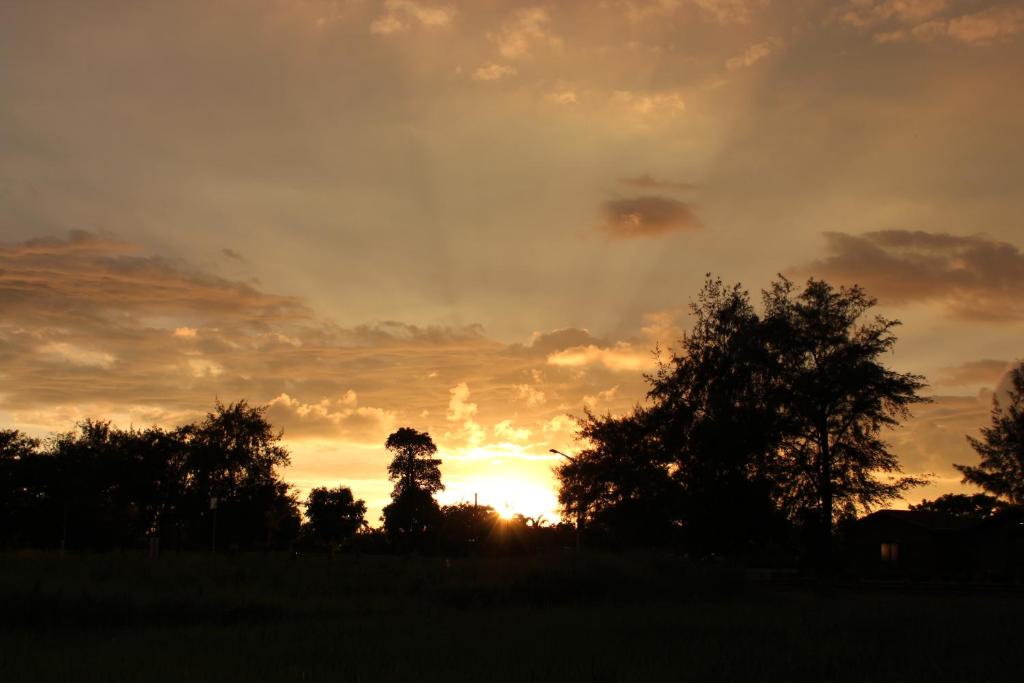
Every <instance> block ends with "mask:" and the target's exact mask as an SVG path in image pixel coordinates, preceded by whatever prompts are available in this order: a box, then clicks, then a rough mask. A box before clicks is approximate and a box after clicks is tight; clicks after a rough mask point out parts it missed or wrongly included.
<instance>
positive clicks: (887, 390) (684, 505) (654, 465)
mask: <svg viewBox="0 0 1024 683" xmlns="http://www.w3.org/2000/svg"><path fill="white" fill-rule="evenodd" d="M875 303H876V302H875V300H874V299H872V298H870V297H869V296H868V295H867V294H866V293H865V292H864V291H863V290H862V289H860V288H859V287H852V288H848V289H847V288H838V289H837V288H833V287H832V286H830V285H829V284H827V283H825V282H822V281H817V280H813V279H812V280H810V281H809V282H808V283H807V284H806V286H805V287H804V288H802V289H799V288H797V287H795V286H794V285H793V284H792V283H791V282H790V281H788V280H786V279H785V278H780V279H779V280H777V281H776V282H774V283H773V284H772V285H771V287H770V288H769V289H768V290H767V291H764V292H762V301H761V307H760V311H758V309H757V308H755V306H754V304H753V303H752V301H751V298H750V295H749V294H748V293H747V292H746V291H744V290H743V289H742V288H741V287H740V286H738V285H737V286H733V287H729V286H726V285H724V284H723V283H722V282H721V280H718V279H712V278H710V277H709V278H708V280H707V282H706V283H705V286H704V288H703V290H702V291H701V293H700V295H699V297H698V299H697V300H696V302H695V303H693V304H692V306H691V311H692V314H693V318H694V323H693V327H692V330H691V332H690V333H689V334H687V335H686V336H685V337H684V338H683V339H682V340H681V341H680V345H679V348H677V349H675V350H673V352H672V353H671V354H670V355H669V356H668V358H667V359H662V360H661V361H660V362H659V367H658V369H657V371H656V372H655V373H654V374H653V375H651V376H649V377H647V381H648V383H649V387H650V388H649V393H648V397H647V398H648V400H647V402H646V403H645V404H644V405H642V406H638V407H636V408H635V409H634V410H633V411H632V412H631V413H629V414H627V415H625V416H613V415H595V414H593V413H591V412H589V411H587V412H586V413H585V415H584V416H583V417H582V418H581V419H580V420H579V424H580V434H581V440H582V446H583V449H582V450H581V452H580V453H578V454H577V455H576V456H575V457H568V458H567V461H566V462H564V463H563V464H562V465H561V466H559V467H558V468H557V474H558V477H559V480H560V482H561V490H560V502H561V504H562V506H563V510H564V513H565V514H566V515H567V516H568V517H572V518H575V519H577V520H578V521H579V524H580V525H581V526H582V527H584V528H585V530H586V531H585V536H586V537H587V538H588V539H590V541H591V542H593V541H594V540H595V539H601V541H602V542H605V543H614V544H636V543H642V544H660V545H674V546H679V547H683V548H685V549H687V551H688V552H691V553H694V554H696V555H698V556H704V555H711V554H715V555H728V556H732V557H738V558H745V559H749V560H757V561H764V560H768V559H771V558H772V557H776V558H777V557H789V558H794V557H797V556H802V557H804V558H806V560H808V561H809V562H814V563H815V564H817V565H819V566H823V565H827V564H829V563H830V562H831V561H832V560H833V557H834V554H833V539H834V537H835V532H836V530H837V529H839V528H842V527H843V525H844V524H845V523H847V522H849V521H852V520H854V519H855V518H856V517H857V516H858V515H859V514H861V513H863V512H865V511H869V510H871V509H873V508H878V507H881V506H884V505H885V504H886V503H890V502H891V501H894V500H896V499H898V498H899V497H900V496H901V495H902V494H903V493H904V492H906V491H907V490H909V489H911V488H913V487H915V486H918V485H921V484H923V483H925V482H924V481H923V480H921V479H919V478H915V477H908V476H904V475H903V474H902V473H901V468H900V464H899V462H898V460H897V458H896V456H895V455H894V454H893V453H892V452H891V451H890V449H889V446H888V444H887V443H886V441H885V440H884V438H883V437H884V432H885V430H887V429H888V428H890V427H895V426H897V425H899V424H900V423H901V422H902V421H903V420H904V419H905V418H907V417H908V416H909V414H910V409H911V407H912V406H914V405H915V404H918V403H921V402H924V401H926V400H927V399H925V398H924V397H922V395H921V393H920V392H921V391H922V389H924V387H925V386H926V385H925V383H924V378H923V377H920V376H918V375H913V374H906V373H899V372H895V371H893V370H891V369H889V368H887V367H886V365H885V361H886V359H887V356H889V355H890V353H891V352H892V350H893V348H894V345H895V343H896V336H895V335H894V330H895V328H896V327H897V326H898V325H899V322H898V321H895V320H888V319H886V318H884V317H881V316H872V315H870V314H869V312H870V310H871V308H872V307H873V306H874V305H875ZM1015 388H1016V389H1015V391H1014V393H1013V394H1012V401H1011V405H1010V406H1008V407H1007V406H999V405H996V407H995V408H994V411H993V427H992V428H990V429H987V430H984V431H983V436H984V438H983V439H982V440H980V441H979V440H973V439H972V440H971V443H972V445H973V446H974V447H975V449H976V450H977V451H978V452H979V453H980V454H981V455H982V456H983V459H982V464H981V466H980V467H967V466H959V467H960V469H961V471H962V472H963V473H964V475H965V482H969V483H973V484H976V485H979V486H981V487H982V488H984V489H986V490H987V491H989V492H990V493H992V494H995V495H994V496H989V495H986V494H979V495H977V496H967V495H963V494H956V495H948V496H944V497H942V498H940V499H938V500H936V501H925V502H924V503H922V505H921V506H919V507H918V509H925V510H934V511H938V512H941V513H943V514H959V515H961V516H964V515H971V516H972V517H973V518H976V519H981V518H983V517H985V516H986V515H987V514H991V512H992V511H993V510H995V509H997V508H998V506H999V505H1000V504H1001V502H1002V503H1005V504H1018V505H1019V504H1021V503H1022V502H1024V493H1022V492H1024V474H1022V473H1024V419H1022V411H1021V408H1022V394H1024V371H1022V370H1018V371H1017V373H1015Z"/></svg>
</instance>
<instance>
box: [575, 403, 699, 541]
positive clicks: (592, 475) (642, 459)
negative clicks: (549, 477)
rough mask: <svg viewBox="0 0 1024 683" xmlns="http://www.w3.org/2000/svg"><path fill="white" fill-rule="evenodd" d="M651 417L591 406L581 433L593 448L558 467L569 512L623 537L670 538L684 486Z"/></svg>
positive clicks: (618, 538) (595, 527)
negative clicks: (602, 411) (680, 487)
mask: <svg viewBox="0 0 1024 683" xmlns="http://www.w3.org/2000/svg"><path fill="white" fill-rule="evenodd" d="M646 417H647V416H646V414H645V413H644V412H643V411H640V410H637V411H635V412H634V413H633V414H631V415H627V416H624V417H614V416H612V415H605V416H596V415H594V414H593V413H591V412H590V411H589V410H586V411H585V412H584V416H583V417H582V418H580V420H579V435H580V439H581V440H582V441H583V443H585V444H587V447H586V448H584V449H582V450H581V451H580V452H579V453H578V454H577V455H576V456H575V457H573V458H572V460H567V461H565V462H562V463H560V464H559V465H558V466H557V467H556V468H555V474H556V476H557V477H558V479H559V481H560V482H561V487H560V489H559V503H560V504H561V505H562V510H563V512H564V513H565V516H566V517H567V518H569V519H572V520H573V521H576V520H580V521H581V523H582V525H583V526H584V527H586V528H589V529H590V530H591V532H592V533H595V532H597V533H601V532H603V533H607V534H609V535H611V536H612V537H613V538H614V539H615V540H616V541H617V542H625V543H638V542H646V543H651V542H657V541H661V540H665V539H666V538H667V537H668V536H669V535H670V534H671V531H672V529H673V526H674V524H675V522H676V521H677V520H678V519H679V513H680V510H679V505H678V503H679V500H678V487H677V486H676V484H675V483H674V482H673V481H672V477H671V475H670V473H669V460H668V457H667V453H666V451H665V449H664V448H662V447H661V444H660V443H659V442H658V439H657V434H656V432H655V431H654V430H652V429H650V426H649V424H648V421H647V419H646Z"/></svg>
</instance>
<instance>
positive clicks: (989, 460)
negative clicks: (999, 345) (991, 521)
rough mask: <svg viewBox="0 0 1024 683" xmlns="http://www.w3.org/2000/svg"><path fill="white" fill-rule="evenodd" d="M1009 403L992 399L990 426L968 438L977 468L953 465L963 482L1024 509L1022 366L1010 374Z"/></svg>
mask: <svg viewBox="0 0 1024 683" xmlns="http://www.w3.org/2000/svg"><path fill="white" fill-rule="evenodd" d="M1009 399H1010V400H1009V401H1008V402H1007V404H1006V405H1002V404H1001V403H1000V401H999V398H998V396H997V397H994V398H993V399H992V418H991V419H992V422H991V424H990V425H989V426H988V427H983V428H982V429H981V438H980V439H976V438H974V437H970V436H969V437H967V439H968V441H970V443H971V446H972V447H973V448H974V450H975V451H976V452H977V453H978V455H979V456H980V457H981V462H980V463H978V465H956V468H957V469H958V470H960V472H962V473H963V475H964V482H966V483H970V484H975V485H977V486H980V487H981V488H982V489H984V490H985V491H988V492H989V493H991V494H992V495H994V496H997V497H998V498H1000V499H1001V500H1004V501H1006V502H1008V503H1010V504H1012V505H1024V364H1021V365H1019V366H1018V367H1016V368H1014V369H1013V371H1012V372H1011V374H1010V392H1009Z"/></svg>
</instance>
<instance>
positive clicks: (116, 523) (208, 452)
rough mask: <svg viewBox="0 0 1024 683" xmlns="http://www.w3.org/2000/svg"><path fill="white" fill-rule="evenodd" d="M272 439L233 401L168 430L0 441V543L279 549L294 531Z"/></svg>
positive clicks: (102, 425)
mask: <svg viewBox="0 0 1024 683" xmlns="http://www.w3.org/2000/svg"><path fill="white" fill-rule="evenodd" d="M280 439H281V435H280V434H279V433H276V432H274V431H273V428H272V427H271V425H270V424H269V423H268V422H267V420H266V419H265V417H264V411H263V409H262V408H259V407H252V406H249V405H248V404H247V403H246V402H245V401H241V402H239V403H234V404H231V405H223V404H221V403H219V402H218V403H217V405H216V408H215V410H214V412H212V413H210V414H208V415H207V416H206V417H205V418H204V419H203V420H202V421H200V422H197V423H195V424H188V425H185V426H182V427H178V428H177V429H173V430H165V429H161V428H159V427H150V428H148V429H143V430H139V429H118V428H115V427H113V426H112V425H111V424H110V423H109V422H101V421H96V420H86V421H84V422H82V423H80V424H79V425H78V427H77V429H75V430H73V431H70V432H67V433H63V434H57V435H55V436H52V437H50V438H48V439H45V440H43V441H39V440H36V439H31V438H28V437H26V436H24V435H22V434H20V433H18V432H15V431H3V432H0V497H2V500H3V501H4V503H3V505H2V506H0V543H3V544H4V545H6V546H8V547H11V546H19V547H38V548H51V547H55V546H60V547H62V548H63V547H67V548H70V549H86V548H88V549H109V548H121V547H133V546H137V545H140V544H142V543H144V542H146V541H147V539H157V538H159V539H161V541H162V543H163V544H164V546H165V547H172V548H181V549H185V548H199V547H211V546H212V545H213V544H214V543H219V544H221V545H222V546H223V547H245V548H257V547H260V548H270V547H280V546H281V545H282V544H285V543H287V541H288V539H291V538H293V537H294V536H295V535H296V533H297V531H298V529H299V525H300V515H299V509H298V503H297V501H296V499H295V497H294V495H293V493H292V491H291V489H290V488H289V486H288V485H287V484H286V483H285V482H284V481H282V480H281V478H280V475H279V469H280V468H282V467H284V466H286V465H288V463H289V457H288V452H287V451H286V450H285V449H284V448H283V447H282V446H281V444H280ZM215 522H216V523H215Z"/></svg>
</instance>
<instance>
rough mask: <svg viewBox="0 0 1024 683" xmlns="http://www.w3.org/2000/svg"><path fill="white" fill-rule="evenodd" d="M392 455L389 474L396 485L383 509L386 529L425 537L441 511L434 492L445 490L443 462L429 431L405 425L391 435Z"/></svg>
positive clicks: (391, 532) (435, 523) (393, 532)
mask: <svg viewBox="0 0 1024 683" xmlns="http://www.w3.org/2000/svg"><path fill="white" fill-rule="evenodd" d="M385 447H386V448H387V449H388V451H390V452H391V454H392V459H391V463H390V464H389V465H388V477H389V478H390V479H391V481H393V482H394V484H395V486H394V489H393V491H392V493H391V503H390V504H388V505H387V506H385V508H384V514H383V517H384V530H385V531H386V532H387V533H388V534H390V535H392V536H401V537H405V538H411V537H423V536H425V535H426V534H427V533H428V532H431V531H433V530H434V529H435V528H436V526H437V524H438V521H439V519H440V514H441V510H440V508H439V507H438V505H437V501H436V500H435V499H434V494H435V493H437V492H438V491H441V490H443V489H444V484H443V483H442V482H441V461H440V460H439V459H437V458H435V457H434V455H435V454H436V453H437V446H436V445H434V440H433V439H432V438H430V434H427V433H426V432H419V431H416V430H415V429H412V428H410V427H402V428H400V429H398V430H397V431H396V432H394V433H393V434H391V435H390V436H388V439H387V441H386V442H385Z"/></svg>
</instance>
